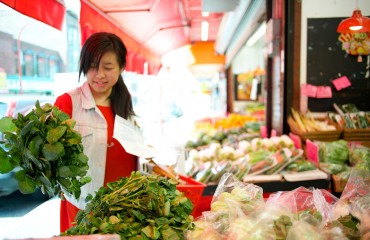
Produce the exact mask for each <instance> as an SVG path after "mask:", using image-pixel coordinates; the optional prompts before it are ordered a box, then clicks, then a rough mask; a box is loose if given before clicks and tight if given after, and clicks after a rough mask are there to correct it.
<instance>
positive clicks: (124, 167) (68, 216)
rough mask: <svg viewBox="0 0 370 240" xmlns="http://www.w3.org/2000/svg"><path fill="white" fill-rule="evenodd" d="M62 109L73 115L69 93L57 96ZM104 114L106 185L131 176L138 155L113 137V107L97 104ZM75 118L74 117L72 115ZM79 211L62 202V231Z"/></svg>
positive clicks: (69, 224)
mask: <svg viewBox="0 0 370 240" xmlns="http://www.w3.org/2000/svg"><path fill="white" fill-rule="evenodd" d="M54 105H55V106H57V107H58V108H59V109H60V110H62V111H63V112H65V113H67V114H68V115H69V116H72V110H73V105H72V99H71V96H70V95H69V94H67V93H65V94H63V95H61V96H60V97H58V98H57V100H56V102H55V104H54ZM97 107H98V108H99V110H100V111H101V112H102V114H103V115H104V118H105V120H106V121H107V124H108V131H107V135H108V143H107V145H108V148H107V157H106V165H105V178H104V185H106V184H107V183H108V182H112V181H116V180H118V178H120V177H128V176H130V174H131V172H132V171H136V167H137V157H136V156H134V155H132V154H129V153H127V152H126V151H125V149H124V148H123V147H122V145H121V144H120V143H119V142H118V141H117V140H116V139H115V138H113V130H114V117H115V114H114V113H113V110H112V108H111V107H104V106H97ZM72 118H73V117H72ZM77 212H78V208H76V207H75V206H74V205H72V204H71V203H69V202H68V201H62V202H61V216H60V220H61V221H60V224H61V232H64V231H65V230H67V229H68V228H70V227H71V226H72V222H73V221H74V218H75V216H76V214H77Z"/></svg>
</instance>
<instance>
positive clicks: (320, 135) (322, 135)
mask: <svg viewBox="0 0 370 240" xmlns="http://www.w3.org/2000/svg"><path fill="white" fill-rule="evenodd" d="M288 124H289V127H290V131H291V132H292V133H294V134H296V135H298V136H299V137H300V138H301V139H302V140H307V139H309V140H317V141H335V140H338V139H339V138H340V137H341V134H342V129H339V128H337V130H331V131H316V132H302V131H301V130H300V129H299V128H298V126H297V125H296V123H295V122H294V121H292V120H291V119H289V118H288Z"/></svg>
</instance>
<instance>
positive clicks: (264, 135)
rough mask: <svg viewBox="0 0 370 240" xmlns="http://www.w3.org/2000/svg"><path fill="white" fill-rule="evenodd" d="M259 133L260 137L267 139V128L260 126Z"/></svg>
mask: <svg viewBox="0 0 370 240" xmlns="http://www.w3.org/2000/svg"><path fill="white" fill-rule="evenodd" d="M260 133H261V137H263V138H268V134H267V127H266V126H261V128H260Z"/></svg>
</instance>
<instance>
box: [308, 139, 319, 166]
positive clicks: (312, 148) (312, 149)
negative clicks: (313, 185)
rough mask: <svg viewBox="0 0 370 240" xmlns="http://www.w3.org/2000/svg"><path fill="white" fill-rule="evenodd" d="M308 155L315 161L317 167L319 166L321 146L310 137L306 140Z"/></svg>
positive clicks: (309, 158)
mask: <svg viewBox="0 0 370 240" xmlns="http://www.w3.org/2000/svg"><path fill="white" fill-rule="evenodd" d="M306 155H307V159H308V160H310V161H311V162H313V163H314V164H315V165H316V167H318V166H319V147H318V146H317V144H316V143H314V142H312V141H310V140H309V139H307V140H306Z"/></svg>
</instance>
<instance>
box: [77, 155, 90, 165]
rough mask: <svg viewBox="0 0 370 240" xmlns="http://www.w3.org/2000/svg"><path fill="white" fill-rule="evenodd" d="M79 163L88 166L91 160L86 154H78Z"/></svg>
mask: <svg viewBox="0 0 370 240" xmlns="http://www.w3.org/2000/svg"><path fill="white" fill-rule="evenodd" d="M78 161H79V162H80V163H82V164H87V162H88V161H89V158H88V157H87V156H86V155H85V154H84V153H80V154H78Z"/></svg>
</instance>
